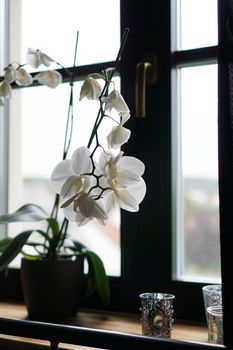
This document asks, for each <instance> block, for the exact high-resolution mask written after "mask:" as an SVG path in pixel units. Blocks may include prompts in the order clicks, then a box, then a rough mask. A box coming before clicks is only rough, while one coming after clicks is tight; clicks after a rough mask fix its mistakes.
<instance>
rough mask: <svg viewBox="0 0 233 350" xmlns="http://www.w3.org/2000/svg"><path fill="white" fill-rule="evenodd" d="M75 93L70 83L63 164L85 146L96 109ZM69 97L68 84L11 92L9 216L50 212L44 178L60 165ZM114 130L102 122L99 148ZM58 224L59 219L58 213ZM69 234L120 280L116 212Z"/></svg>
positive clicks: (50, 201)
mask: <svg viewBox="0 0 233 350" xmlns="http://www.w3.org/2000/svg"><path fill="white" fill-rule="evenodd" d="M114 81H115V85H116V88H117V89H120V79H119V78H117V77H116V78H115V79H114ZM80 87H81V82H80V83H75V85H74V126H73V137H72V141H71V146H70V151H69V154H68V158H70V156H71V154H72V153H73V151H74V150H75V149H76V148H77V147H79V146H85V145H87V144H88V140H89V137H90V133H91V130H92V127H93V124H94V121H95V118H96V116H97V112H98V109H99V102H98V101H90V100H87V99H84V100H82V101H81V102H80V101H78V100H79V95H80ZM69 94H70V88H69V85H68V84H62V85H60V86H58V87H57V89H56V90H53V89H49V88H47V87H45V86H39V87H31V88H26V89H16V90H14V91H13V96H12V98H11V100H10V107H11V115H10V119H11V128H10V130H11V135H10V139H11V145H10V156H11V168H10V174H11V177H10V211H12V210H15V209H17V208H18V207H20V206H21V205H23V204H25V203H35V204H38V205H40V206H42V207H43V208H44V209H46V210H47V211H48V212H49V213H50V212H51V210H52V206H53V202H54V199H55V193H54V192H53V191H52V189H51V186H50V184H49V178H50V175H51V172H52V170H53V168H54V167H55V165H56V164H57V163H58V162H60V161H61V160H62V152H63V141H64V134H65V126H66V117H67V112H68V105H69ZM38 96H39V98H38ZM113 125H114V126H115V123H114V122H113V120H112V119H110V118H104V120H103V123H102V124H101V126H100V129H99V132H98V136H99V140H100V142H101V144H102V146H104V147H106V145H105V143H104V140H106V136H107V134H108V133H109V131H110V130H111V128H112V127H113ZM60 218H61V220H62V219H63V214H62V210H61V213H60ZM38 227H39V226H38V223H35V224H33V226H32V224H31V223H29V224H23V225H22V224H20V225H19V224H10V225H9V230H10V231H9V234H10V235H15V234H16V233H18V232H20V231H19V230H26V229H31V228H38ZM68 232H69V233H70V234H71V236H73V237H75V239H76V240H80V241H81V242H83V243H84V244H85V245H87V246H88V247H89V249H92V250H94V251H95V252H96V253H97V254H99V255H100V256H101V258H102V259H103V262H104V264H105V267H106V270H107V273H108V274H110V275H120V212H119V210H116V211H115V212H114V213H113V214H112V216H111V219H110V220H109V222H108V224H107V225H106V226H102V225H100V224H98V222H97V221H92V222H91V223H89V224H87V225H85V226H83V227H78V226H77V225H76V224H75V223H71V224H70V225H69V230H68ZM35 239H36V237H35Z"/></svg>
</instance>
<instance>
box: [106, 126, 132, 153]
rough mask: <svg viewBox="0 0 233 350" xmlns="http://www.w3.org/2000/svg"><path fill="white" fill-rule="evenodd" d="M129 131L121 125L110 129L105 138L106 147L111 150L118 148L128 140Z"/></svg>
mask: <svg viewBox="0 0 233 350" xmlns="http://www.w3.org/2000/svg"><path fill="white" fill-rule="evenodd" d="M130 134H131V131H130V130H129V129H127V128H124V127H123V126H122V125H121V124H120V125H118V126H115V127H114V128H112V131H111V132H110V134H108V136H107V141H108V147H109V148H112V149H117V148H120V147H121V146H122V145H123V144H124V143H126V142H127V141H128V139H129V138H130Z"/></svg>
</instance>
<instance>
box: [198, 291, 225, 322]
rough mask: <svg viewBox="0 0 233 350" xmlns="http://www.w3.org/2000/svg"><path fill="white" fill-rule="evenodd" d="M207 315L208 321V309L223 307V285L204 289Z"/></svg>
mask: <svg viewBox="0 0 233 350" xmlns="http://www.w3.org/2000/svg"><path fill="white" fill-rule="evenodd" d="M202 294H203V299H204V306H205V314H206V320H207V308H208V307H209V306H216V305H222V285H221V284H212V285H208V286H204V287H203V288H202Z"/></svg>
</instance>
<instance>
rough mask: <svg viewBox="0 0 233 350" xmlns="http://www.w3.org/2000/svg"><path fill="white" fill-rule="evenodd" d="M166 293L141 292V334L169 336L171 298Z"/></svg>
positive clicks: (171, 308) (172, 296)
mask: <svg viewBox="0 0 233 350" xmlns="http://www.w3.org/2000/svg"><path fill="white" fill-rule="evenodd" d="M174 298H175V296H174V295H173V294H168V293H153V292H151V293H142V294H140V299H141V322H142V334H143V335H147V336H157V337H166V338H170V337H171V331H172V324H173V321H174V320H173V312H174V310H173V299H174Z"/></svg>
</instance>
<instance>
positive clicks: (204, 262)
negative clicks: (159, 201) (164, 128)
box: [179, 65, 220, 278]
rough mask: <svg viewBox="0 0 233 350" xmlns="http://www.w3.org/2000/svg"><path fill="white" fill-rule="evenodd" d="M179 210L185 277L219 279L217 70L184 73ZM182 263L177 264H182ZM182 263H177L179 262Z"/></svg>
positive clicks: (185, 70) (194, 69)
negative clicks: (180, 209)
mask: <svg viewBox="0 0 233 350" xmlns="http://www.w3.org/2000/svg"><path fill="white" fill-rule="evenodd" d="M180 86H181V179H182V185H181V186H182V187H181V198H180V200H181V202H182V205H181V207H182V208H183V214H182V213H179V215H181V216H183V218H182V220H181V222H183V224H182V226H183V228H182V227H180V230H181V231H182V232H183V240H184V241H183V243H180V244H181V245H182V244H184V260H183V266H182V268H181V273H183V275H184V276H185V277H190V276H191V277H195V278H201V277H204V278H211V277H213V278H215V277H216V278H218V277H220V243H219V199H218V141H217V65H209V66H198V67H190V68H183V69H181V72H180ZM181 261H182V259H181ZM180 263H181V262H180Z"/></svg>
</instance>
